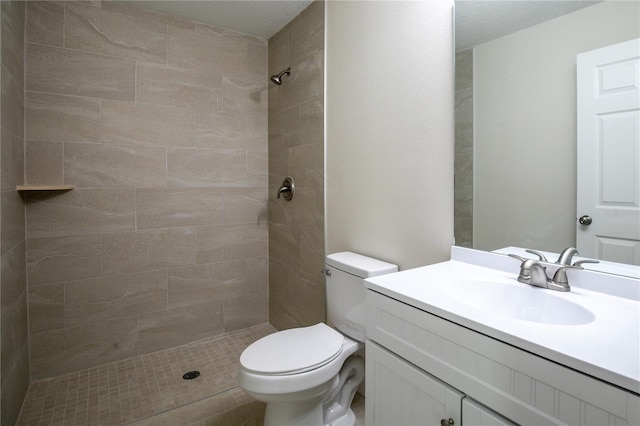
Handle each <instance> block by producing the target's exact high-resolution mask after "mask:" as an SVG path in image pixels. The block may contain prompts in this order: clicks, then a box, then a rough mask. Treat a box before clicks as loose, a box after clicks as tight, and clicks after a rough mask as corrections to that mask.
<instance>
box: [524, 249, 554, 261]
mask: <svg viewBox="0 0 640 426" xmlns="http://www.w3.org/2000/svg"><path fill="white" fill-rule="evenodd" d="M525 251H526V252H527V253H531V254H535V255H536V256H538V260H541V261H543V262H549V261H548V260H547V257H546V256H545V255H544V254H542V253H540V252H539V251H535V250H531V249H526V250H525Z"/></svg>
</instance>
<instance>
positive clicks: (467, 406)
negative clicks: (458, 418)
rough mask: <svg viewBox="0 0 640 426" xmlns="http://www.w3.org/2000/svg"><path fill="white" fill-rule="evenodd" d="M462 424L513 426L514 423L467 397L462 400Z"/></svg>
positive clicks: (469, 425)
mask: <svg viewBox="0 0 640 426" xmlns="http://www.w3.org/2000/svg"><path fill="white" fill-rule="evenodd" d="M462 424H463V425H465V426H515V423H512V422H510V421H509V420H507V419H505V418H504V417H502V416H501V415H500V414H497V413H495V412H494V411H492V410H489V409H488V408H487V407H485V406H483V405H480V404H479V403H477V402H476V401H474V400H473V399H470V398H468V397H467V398H465V399H463V400H462Z"/></svg>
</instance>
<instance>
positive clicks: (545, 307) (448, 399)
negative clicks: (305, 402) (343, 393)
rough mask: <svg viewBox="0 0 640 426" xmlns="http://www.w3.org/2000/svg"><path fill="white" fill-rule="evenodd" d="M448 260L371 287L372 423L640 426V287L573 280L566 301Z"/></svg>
mask: <svg viewBox="0 0 640 426" xmlns="http://www.w3.org/2000/svg"><path fill="white" fill-rule="evenodd" d="M451 259H452V260H451V261H448V262H443V263H439V264H435V265H430V266H425V267H422V268H416V269H411V270H407V271H402V272H399V273H395V274H389V275H385V276H381V277H376V278H371V279H368V280H367V281H366V284H367V287H368V289H369V291H368V292H367V337H368V339H369V340H368V341H367V345H366V357H367V362H366V368H367V371H366V418H367V424H370V425H394V426H396V425H441V424H442V425H467V426H472V425H473V426H486V425H512V424H521V425H553V424H567V425H627V426H636V425H640V281H638V280H637V279H631V278H625V277H619V276H612V275H606V274H601V273H598V272H591V271H571V272H570V273H569V274H568V276H569V279H570V285H571V291H570V292H566V293H562V292H556V291H552V290H547V289H542V288H537V287H532V286H529V285H526V284H522V283H519V282H517V281H516V277H517V276H518V271H519V263H518V262H517V261H515V260H514V259H512V258H509V257H507V256H505V255H502V254H495V253H486V252H481V251H477V250H471V249H464V248H459V247H452V257H451Z"/></svg>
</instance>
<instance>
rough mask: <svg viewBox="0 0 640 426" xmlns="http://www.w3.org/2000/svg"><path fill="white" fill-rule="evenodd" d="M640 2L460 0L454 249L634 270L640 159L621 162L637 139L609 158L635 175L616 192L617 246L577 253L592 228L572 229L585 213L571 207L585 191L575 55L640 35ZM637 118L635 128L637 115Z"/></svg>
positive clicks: (639, 252) (638, 256)
mask: <svg viewBox="0 0 640 426" xmlns="http://www.w3.org/2000/svg"><path fill="white" fill-rule="evenodd" d="M639 4H640V3H639V2H635V1H634V2H628V1H615V0H608V1H603V2H586V1H553V2H549V1H456V188H455V197H456V198H455V200H456V203H455V227H456V228H455V237H456V244H457V245H461V246H465V247H473V248H476V249H481V250H497V249H500V248H504V247H510V246H516V247H524V248H533V249H536V250H541V251H547V252H554V253H559V252H561V251H562V250H563V249H564V248H566V247H571V246H574V247H578V249H579V250H580V254H581V255H582V256H584V257H591V258H596V257H597V258H600V259H602V260H609V261H616V262H621V263H626V264H628V265H640V243H639V242H638V241H635V240H640V235H635V234H638V233H640V225H639V224H640V216H638V207H637V206H638V203H639V202H640V189H639V188H640V183H639V182H638V175H637V172H638V167H640V166H639V165H638V162H640V160H638V159H637V158H636V159H634V160H633V161H627V160H625V157H629V158H630V156H632V153H631V152H627V151H628V150H629V149H631V150H633V149H637V146H638V142H637V139H638V134H637V132H636V133H635V136H634V137H633V136H632V137H631V139H634V138H635V142H634V141H633V140H632V141H631V145H629V144H627V145H624V144H623V145H622V146H621V148H620V149H621V150H622V151H621V152H618V153H615V154H612V155H615V156H616V157H615V159H616V160H615V162H613V164H617V163H619V164H620V167H622V166H623V165H624V167H630V168H631V169H632V177H631V178H628V175H624V174H623V175H622V177H621V178H620V179H622V182H623V183H622V184H616V185H614V187H615V189H616V191H617V192H625V193H626V195H625V196H626V197H627V198H626V199H624V200H622V199H615V200H614V202H613V204H614V205H615V206H614V208H616V209H617V210H616V211H615V212H614V213H615V214H612V213H609V216H615V215H616V214H617V215H619V216H621V217H623V218H626V219H627V221H628V222H629V223H630V224H631V225H630V226H631V229H628V230H625V231H623V232H624V235H623V237H622V238H621V239H620V241H622V243H624V244H625V245H626V246H625V247H624V249H620V250H618V249H617V248H614V249H607V247H606V242H605V243H602V242H601V241H600V242H597V243H596V244H591V245H589V246H585V245H584V244H582V245H583V247H581V246H580V244H579V243H580V238H581V235H580V233H581V232H583V231H584V230H585V229H587V225H580V224H578V222H577V218H578V217H579V216H583V215H586V213H585V212H579V211H578V207H577V199H578V193H579V191H583V188H581V186H582V187H584V186H585V184H584V179H581V182H582V185H579V182H578V181H577V179H576V176H577V173H578V172H579V169H580V165H579V163H578V159H577V157H578V150H577V145H578V142H577V140H578V137H577V133H578V130H577V127H578V117H577V114H578V113H577V109H578V108H576V106H577V96H578V94H577V93H578V89H577V79H576V74H577V72H578V71H577V65H576V56H577V55H578V54H581V53H583V52H589V51H593V50H595V49H601V48H604V47H606V46H611V45H616V44H618V43H621V42H625V41H628V40H632V39H637V38H638V37H640V19H639V18H638V16H640V8H639ZM503 21H504V22H506V24H502V23H501V22H503ZM635 72H637V69H636V71H635ZM634 84H635V85H636V86H635V90H636V92H635V93H637V81H636V82H635V83H634ZM634 114H635V120H636V121H635V122H636V123H637V120H638V118H637V117H638V110H637V107H636V109H635V112H634ZM634 146H635V147H636V148H634ZM635 157H639V156H638V155H637V152H636V155H635ZM616 162H617V163H616ZM623 163H624V164H623ZM583 168H584V167H583ZM594 168H595V167H594ZM613 168H615V167H613ZM634 168H635V169H634ZM634 170H635V171H634ZM583 173H584V172H583ZM599 173H601V170H593V172H591V173H590V175H593V176H595V175H598V174H599ZM634 173H635V174H634ZM625 176H627V177H625ZM591 186H595V185H591ZM621 188H622V189H621ZM614 198H615V197H614ZM621 200H622V201H621ZM629 200H631V201H630V202H629ZM634 203H635V204H634ZM594 222H595V221H594ZM597 222H598V224H599V223H600V222H601V221H600V219H598V220H597ZM636 228H639V229H636ZM616 244H618V243H617V242H616ZM602 247H605V248H604V249H602ZM616 247H617V246H616ZM632 271H633V272H635V274H636V275H637V274H638V271H640V268H637V267H632Z"/></svg>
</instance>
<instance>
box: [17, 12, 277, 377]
mask: <svg viewBox="0 0 640 426" xmlns="http://www.w3.org/2000/svg"><path fill="white" fill-rule="evenodd" d="M26 34H27V39H26V59H27V69H26V90H27V92H26V140H27V141H26V152H27V154H26V160H27V161H26V164H27V170H26V176H27V180H28V182H29V183H65V184H72V185H75V186H76V189H74V190H72V191H69V192H55V193H32V194H30V195H29V197H28V202H27V215H26V216H27V272H28V285H29V321H30V337H31V370H32V376H33V378H36V379H37V378H42V377H48V376H52V375H56V374H60V373H64V372H68V371H72V370H75V369H80V368H85V367H89V366H94V365H98V364H102V363H105V362H110V361H115V360H118V359H122V358H126V357H129V356H132V355H136V354H140V353H147V352H152V351H156V350H159V349H163V348H167V347H173V346H176V345H181V344H185V343H188V342H191V341H194V340H198V339H201V338H205V337H209V336H214V335H218V334H221V333H224V332H228V331H233V330H237V329H241V328H245V327H248V326H251V325H255V324H260V323H264V322H266V321H267V320H268V318H267V317H268V272H267V269H268V246H267V244H268V230H267V185H268V180H267V179H268V177H267V161H268V158H267V86H266V84H267V83H266V78H265V76H266V74H267V41H266V40H263V39H260V38H256V37H252V36H248V35H245V34H239V33H234V32H231V31H227V30H222V29H219V28H212V27H208V26H205V25H200V24H196V23H194V22H189V21H184V20H181V19H178V18H173V17H168V16H164V15H160V14H156V13H152V12H146V11H142V10H138V9H135V8H132V7H129V6H128V5H126V4H124V3H116V2H97V3H88V2H86V3H80V2H66V3H65V2H28V3H27V32H26Z"/></svg>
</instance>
